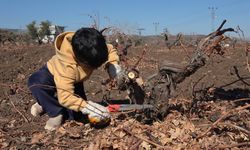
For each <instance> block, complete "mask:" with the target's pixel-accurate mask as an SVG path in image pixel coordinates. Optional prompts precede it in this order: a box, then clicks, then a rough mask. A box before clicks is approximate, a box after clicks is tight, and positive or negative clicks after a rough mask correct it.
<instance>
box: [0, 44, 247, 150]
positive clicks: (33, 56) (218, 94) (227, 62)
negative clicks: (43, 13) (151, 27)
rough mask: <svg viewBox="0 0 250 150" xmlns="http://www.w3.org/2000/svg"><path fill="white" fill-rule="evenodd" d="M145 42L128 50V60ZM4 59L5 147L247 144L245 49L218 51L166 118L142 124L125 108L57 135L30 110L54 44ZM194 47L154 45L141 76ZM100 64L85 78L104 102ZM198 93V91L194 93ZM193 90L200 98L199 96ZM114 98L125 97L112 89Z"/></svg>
mask: <svg viewBox="0 0 250 150" xmlns="http://www.w3.org/2000/svg"><path fill="white" fill-rule="evenodd" d="M143 48H144V46H139V47H132V48H130V49H129V53H128V54H129V56H128V57H129V64H133V63H134V62H136V60H137V59H138V56H140V54H141V52H142V50H143ZM0 51H1V56H0V59H1V62H2V63H1V64H0V66H1V67H0V81H1V90H0V148H1V149H249V145H250V141H249V138H250V118H249V117H250V113H249V109H248V108H249V104H248V102H249V99H248V97H249V83H250V81H249V77H250V73H249V72H248V71H247V68H246V62H245V53H244V47H243V46H240V45H238V46H237V47H236V48H235V49H233V48H229V49H228V51H226V54H225V55H224V56H214V57H212V58H211V60H210V61H209V62H208V64H206V66H204V67H203V68H201V69H200V70H198V71H197V72H196V73H195V74H194V75H192V76H190V77H189V78H187V79H186V80H185V81H184V82H183V83H181V84H180V85H178V87H177V90H176V92H175V93H174V96H173V98H172V99H170V105H171V106H170V108H169V113H168V115H167V116H166V117H165V118H164V120H158V121H155V122H153V123H152V124H142V123H141V122H138V121H137V120H136V119H135V118H133V117H130V115H129V114H128V113H115V114H112V116H113V117H112V121H111V124H110V125H109V126H108V127H106V128H103V129H96V128H94V127H91V126H90V124H89V123H82V122H75V121H66V122H65V123H64V124H63V126H62V127H60V128H59V129H58V130H56V131H54V132H47V131H45V130H44V128H43V127H44V125H45V122H46V121H47V119H48V116H46V115H43V116H41V117H37V118H34V117H32V116H31V114H30V107H31V105H32V104H34V102H35V101H34V98H33V97H32V95H31V94H30V92H29V90H28V88H27V85H26V82H27V79H28V77H29V76H30V74H31V73H32V72H34V71H35V70H37V69H39V68H40V67H41V66H42V65H44V64H45V63H46V61H47V60H48V59H49V58H50V57H51V56H52V55H54V50H53V47H52V46H50V45H47V46H19V47H16V46H14V47H13V46H11V47H2V48H1V49H0ZM191 53H192V48H190V49H188V52H185V51H184V50H183V49H181V48H180V47H179V48H178V47H176V48H173V49H171V50H168V49H167V48H166V47H165V46H164V45H162V46H160V45H153V44H152V45H149V48H148V50H147V52H146V55H145V56H144V58H143V60H142V61H141V62H140V64H139V69H140V73H141V75H142V77H144V78H146V77H148V76H149V75H151V74H153V73H156V71H157V68H158V64H160V62H162V61H164V60H168V61H175V62H178V63H180V64H182V65H185V64H186V63H187V62H188V59H189V57H187V54H188V55H191ZM104 72H105V71H104V70H103V69H99V70H98V71H95V72H94V74H93V75H92V77H91V78H90V80H89V81H87V82H86V83H85V90H86V93H87V97H88V99H91V100H101V98H102V95H101V93H100V92H99V91H100V89H98V88H96V87H101V86H100V85H101V84H100V82H101V80H103V79H106V78H107V75H106V74H105V73H104ZM194 93H195V94H194ZM194 95H195V96H194ZM112 96H113V98H114V99H115V98H123V96H124V95H123V94H122V93H117V92H116V93H114V94H113V95H112Z"/></svg>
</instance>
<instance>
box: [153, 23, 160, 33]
mask: <svg viewBox="0 0 250 150" xmlns="http://www.w3.org/2000/svg"><path fill="white" fill-rule="evenodd" d="M153 25H154V26H155V35H157V30H158V26H159V22H153Z"/></svg>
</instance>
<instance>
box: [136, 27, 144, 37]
mask: <svg viewBox="0 0 250 150" xmlns="http://www.w3.org/2000/svg"><path fill="white" fill-rule="evenodd" d="M137 30H138V33H139V35H140V36H141V32H142V31H144V30H145V29H144V28H139V29H137Z"/></svg>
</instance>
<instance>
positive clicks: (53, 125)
mask: <svg viewBox="0 0 250 150" xmlns="http://www.w3.org/2000/svg"><path fill="white" fill-rule="evenodd" d="M62 121H63V115H62V114H60V115H58V116H56V117H50V118H49V120H48V121H47V122H46V125H45V127H44V129H46V130H49V131H54V130H55V129H57V128H58V127H60V126H61V124H62Z"/></svg>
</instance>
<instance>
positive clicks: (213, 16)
mask: <svg viewBox="0 0 250 150" xmlns="http://www.w3.org/2000/svg"><path fill="white" fill-rule="evenodd" d="M208 9H209V10H210V13H211V29H212V32H214V21H215V17H216V16H215V11H216V10H217V9H218V8H217V7H214V6H211V7H208Z"/></svg>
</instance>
